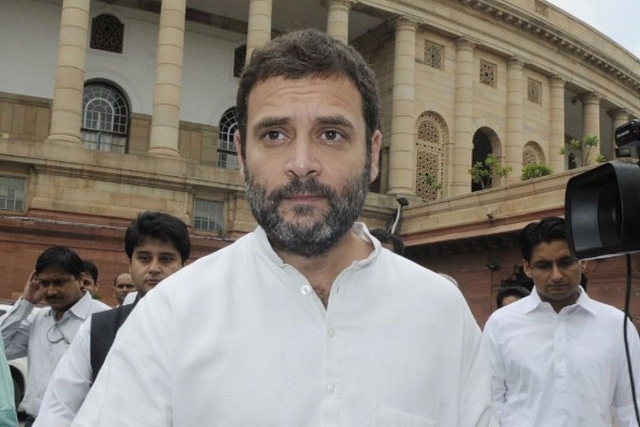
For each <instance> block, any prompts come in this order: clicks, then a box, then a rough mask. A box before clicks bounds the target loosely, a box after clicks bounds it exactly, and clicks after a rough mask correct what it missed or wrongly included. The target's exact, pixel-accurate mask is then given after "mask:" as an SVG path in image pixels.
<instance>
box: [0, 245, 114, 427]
mask: <svg viewBox="0 0 640 427" xmlns="http://www.w3.org/2000/svg"><path fill="white" fill-rule="evenodd" d="M81 280H82V261H81V259H80V257H79V256H78V254H76V253H75V252H74V251H72V250H71V249H69V248H66V247H63V246H53V247H50V248H48V249H47V250H45V251H44V252H42V253H41V254H40V256H39V257H38V259H37V261H36V268H35V270H34V271H33V272H31V274H30V275H29V279H28V280H27V284H26V286H25V288H24V291H23V292H22V297H21V298H20V299H19V300H18V301H17V302H16V303H15V304H14V305H13V307H12V309H11V310H10V311H9V312H8V313H7V314H6V315H5V317H3V318H2V321H1V322H0V329H1V330H2V339H3V340H4V347H5V353H6V355H7V358H8V359H15V358H18V357H24V356H28V357H29V378H28V380H27V390H26V393H25V396H24V399H23V401H22V406H23V408H24V409H25V411H26V412H27V423H26V425H27V426H31V425H32V424H33V422H34V419H35V417H36V416H37V415H38V411H39V410H40V402H41V401H42V397H43V396H44V392H45V390H46V388H47V384H48V383H49V378H50V377H51V374H52V373H53V370H54V369H55V367H56V365H57V364H58V361H59V360H60V358H62V356H63V355H64V353H65V352H66V351H67V349H68V348H69V345H70V344H71V342H72V341H73V339H74V337H75V336H76V333H77V331H78V328H80V325H81V324H82V323H83V322H84V321H85V319H87V318H88V317H89V316H91V314H93V313H95V312H98V311H101V310H107V309H109V306H107V305H106V304H103V303H101V302H99V301H95V300H93V299H92V298H91V294H89V293H88V292H86V291H84V290H83V289H82V284H81ZM43 300H44V301H46V302H47V304H48V305H49V307H48V308H44V309H42V310H40V311H38V312H37V313H36V314H32V311H33V308H34V307H35V306H36V305H37V304H38V303H40V302H41V301H43Z"/></svg>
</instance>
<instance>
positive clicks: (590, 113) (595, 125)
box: [580, 93, 601, 165]
mask: <svg viewBox="0 0 640 427" xmlns="http://www.w3.org/2000/svg"><path fill="white" fill-rule="evenodd" d="M600 99H601V98H600V97H599V96H598V95H596V94H595V93H587V94H585V95H582V96H581V97H580V100H581V101H582V137H583V138H584V137H586V136H589V135H596V136H597V137H598V138H600ZM586 151H587V150H584V152H583V163H582V164H583V165H588V164H592V163H595V161H596V158H597V157H598V154H600V144H598V146H597V147H594V148H592V149H591V150H589V154H588V155H587V153H586Z"/></svg>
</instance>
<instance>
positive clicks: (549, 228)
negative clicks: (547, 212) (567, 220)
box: [519, 216, 567, 261]
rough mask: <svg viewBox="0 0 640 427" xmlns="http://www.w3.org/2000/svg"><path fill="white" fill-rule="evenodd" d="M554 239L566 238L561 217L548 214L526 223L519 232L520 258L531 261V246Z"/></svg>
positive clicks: (553, 240)
mask: <svg viewBox="0 0 640 427" xmlns="http://www.w3.org/2000/svg"><path fill="white" fill-rule="evenodd" d="M556 240H565V241H566V240H567V232H566V229H565V225H564V219H563V218H559V217H556V216H550V217H547V218H543V219H542V220H540V221H538V222H532V223H530V224H527V225H526V226H525V227H524V228H523V229H522V232H521V233H520V242H519V243H520V250H521V251H522V258H523V259H526V260H527V261H531V253H532V252H533V248H535V247H536V246H537V245H539V244H540V243H543V242H544V243H551V242H555V241H556Z"/></svg>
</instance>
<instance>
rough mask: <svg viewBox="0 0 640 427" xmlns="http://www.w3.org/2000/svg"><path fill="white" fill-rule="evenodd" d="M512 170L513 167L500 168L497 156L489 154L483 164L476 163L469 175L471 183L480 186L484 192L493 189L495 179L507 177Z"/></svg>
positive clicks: (470, 169)
mask: <svg viewBox="0 0 640 427" xmlns="http://www.w3.org/2000/svg"><path fill="white" fill-rule="evenodd" d="M512 170H513V169H512V168H511V166H500V163H499V162H498V159H496V156H494V155H493V154H489V155H487V158H486V159H484V161H483V162H475V163H474V164H473V165H472V166H471V167H470V168H469V175H471V181H472V182H473V183H475V184H480V187H481V189H482V190H484V189H485V188H489V187H491V182H492V181H493V179H494V178H502V177H505V176H507V175H508V174H509V172H511V171H512Z"/></svg>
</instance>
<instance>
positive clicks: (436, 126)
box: [416, 112, 446, 201]
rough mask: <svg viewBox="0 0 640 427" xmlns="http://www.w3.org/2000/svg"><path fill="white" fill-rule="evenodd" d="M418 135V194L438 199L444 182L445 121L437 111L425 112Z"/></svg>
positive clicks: (417, 128) (427, 199)
mask: <svg viewBox="0 0 640 427" xmlns="http://www.w3.org/2000/svg"><path fill="white" fill-rule="evenodd" d="M416 136H417V140H416V195H417V196H418V197H420V198H421V199H422V200H424V201H430V200H437V199H439V198H440V197H441V195H442V187H443V184H444V147H445V138H446V132H445V126H444V121H443V120H442V118H440V116H439V115H437V114H435V113H432V112H427V113H423V114H422V115H421V116H420V117H419V118H418V121H417V123H416Z"/></svg>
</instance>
